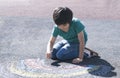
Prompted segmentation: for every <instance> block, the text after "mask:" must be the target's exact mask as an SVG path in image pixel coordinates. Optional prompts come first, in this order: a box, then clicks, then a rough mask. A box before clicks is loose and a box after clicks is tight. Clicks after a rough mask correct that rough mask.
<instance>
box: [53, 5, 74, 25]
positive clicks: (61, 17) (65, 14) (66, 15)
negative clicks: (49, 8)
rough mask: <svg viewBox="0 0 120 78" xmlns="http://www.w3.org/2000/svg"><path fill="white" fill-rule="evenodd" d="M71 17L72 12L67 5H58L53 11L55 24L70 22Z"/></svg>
mask: <svg viewBox="0 0 120 78" xmlns="http://www.w3.org/2000/svg"><path fill="white" fill-rule="evenodd" d="M72 18H73V12H72V11H71V10H70V9H69V8H67V7H58V8H56V9H55V10H54V12H53V20H54V22H55V24H57V25H61V24H66V23H70V22H71V21H72Z"/></svg>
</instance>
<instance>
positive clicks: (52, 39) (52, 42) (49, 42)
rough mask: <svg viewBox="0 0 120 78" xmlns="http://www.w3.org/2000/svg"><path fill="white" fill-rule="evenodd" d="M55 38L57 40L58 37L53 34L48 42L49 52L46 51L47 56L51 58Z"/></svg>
mask: <svg viewBox="0 0 120 78" xmlns="http://www.w3.org/2000/svg"><path fill="white" fill-rule="evenodd" d="M55 40H56V37H53V36H51V37H50V40H49V41H48V44H47V52H46V57H47V58H48V59H50V58H51V52H52V50H53V45H54V43H55Z"/></svg>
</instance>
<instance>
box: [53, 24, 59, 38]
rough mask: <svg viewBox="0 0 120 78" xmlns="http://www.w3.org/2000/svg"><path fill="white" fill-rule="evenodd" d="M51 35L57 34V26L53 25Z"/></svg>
mask: <svg viewBox="0 0 120 78" xmlns="http://www.w3.org/2000/svg"><path fill="white" fill-rule="evenodd" d="M52 36H53V37H57V36H58V28H57V27H56V26H55V27H54V28H53V30H52Z"/></svg>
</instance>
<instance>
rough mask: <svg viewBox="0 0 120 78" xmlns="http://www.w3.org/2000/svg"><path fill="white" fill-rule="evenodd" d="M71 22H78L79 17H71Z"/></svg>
mask: <svg viewBox="0 0 120 78" xmlns="http://www.w3.org/2000/svg"><path fill="white" fill-rule="evenodd" d="M72 22H80V19H78V18H75V17H73V19H72Z"/></svg>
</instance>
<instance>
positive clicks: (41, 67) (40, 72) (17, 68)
mask: <svg viewBox="0 0 120 78" xmlns="http://www.w3.org/2000/svg"><path fill="white" fill-rule="evenodd" d="M45 62H46V61H45V60H44V59H25V60H20V61H15V62H12V63H11V66H10V68H9V70H10V71H11V72H12V73H14V74H17V75H20V76H23V77H32V78H36V77H37V78H39V77H42V78H51V77H52V78H58V77H72V76H80V75H83V74H87V73H90V72H93V71H96V70H99V69H100V68H101V66H99V65H84V66H80V65H73V64H72V65H71V64H67V65H60V66H58V67H55V66H52V65H48V64H46V63H45ZM105 68H106V67H105Z"/></svg>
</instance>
